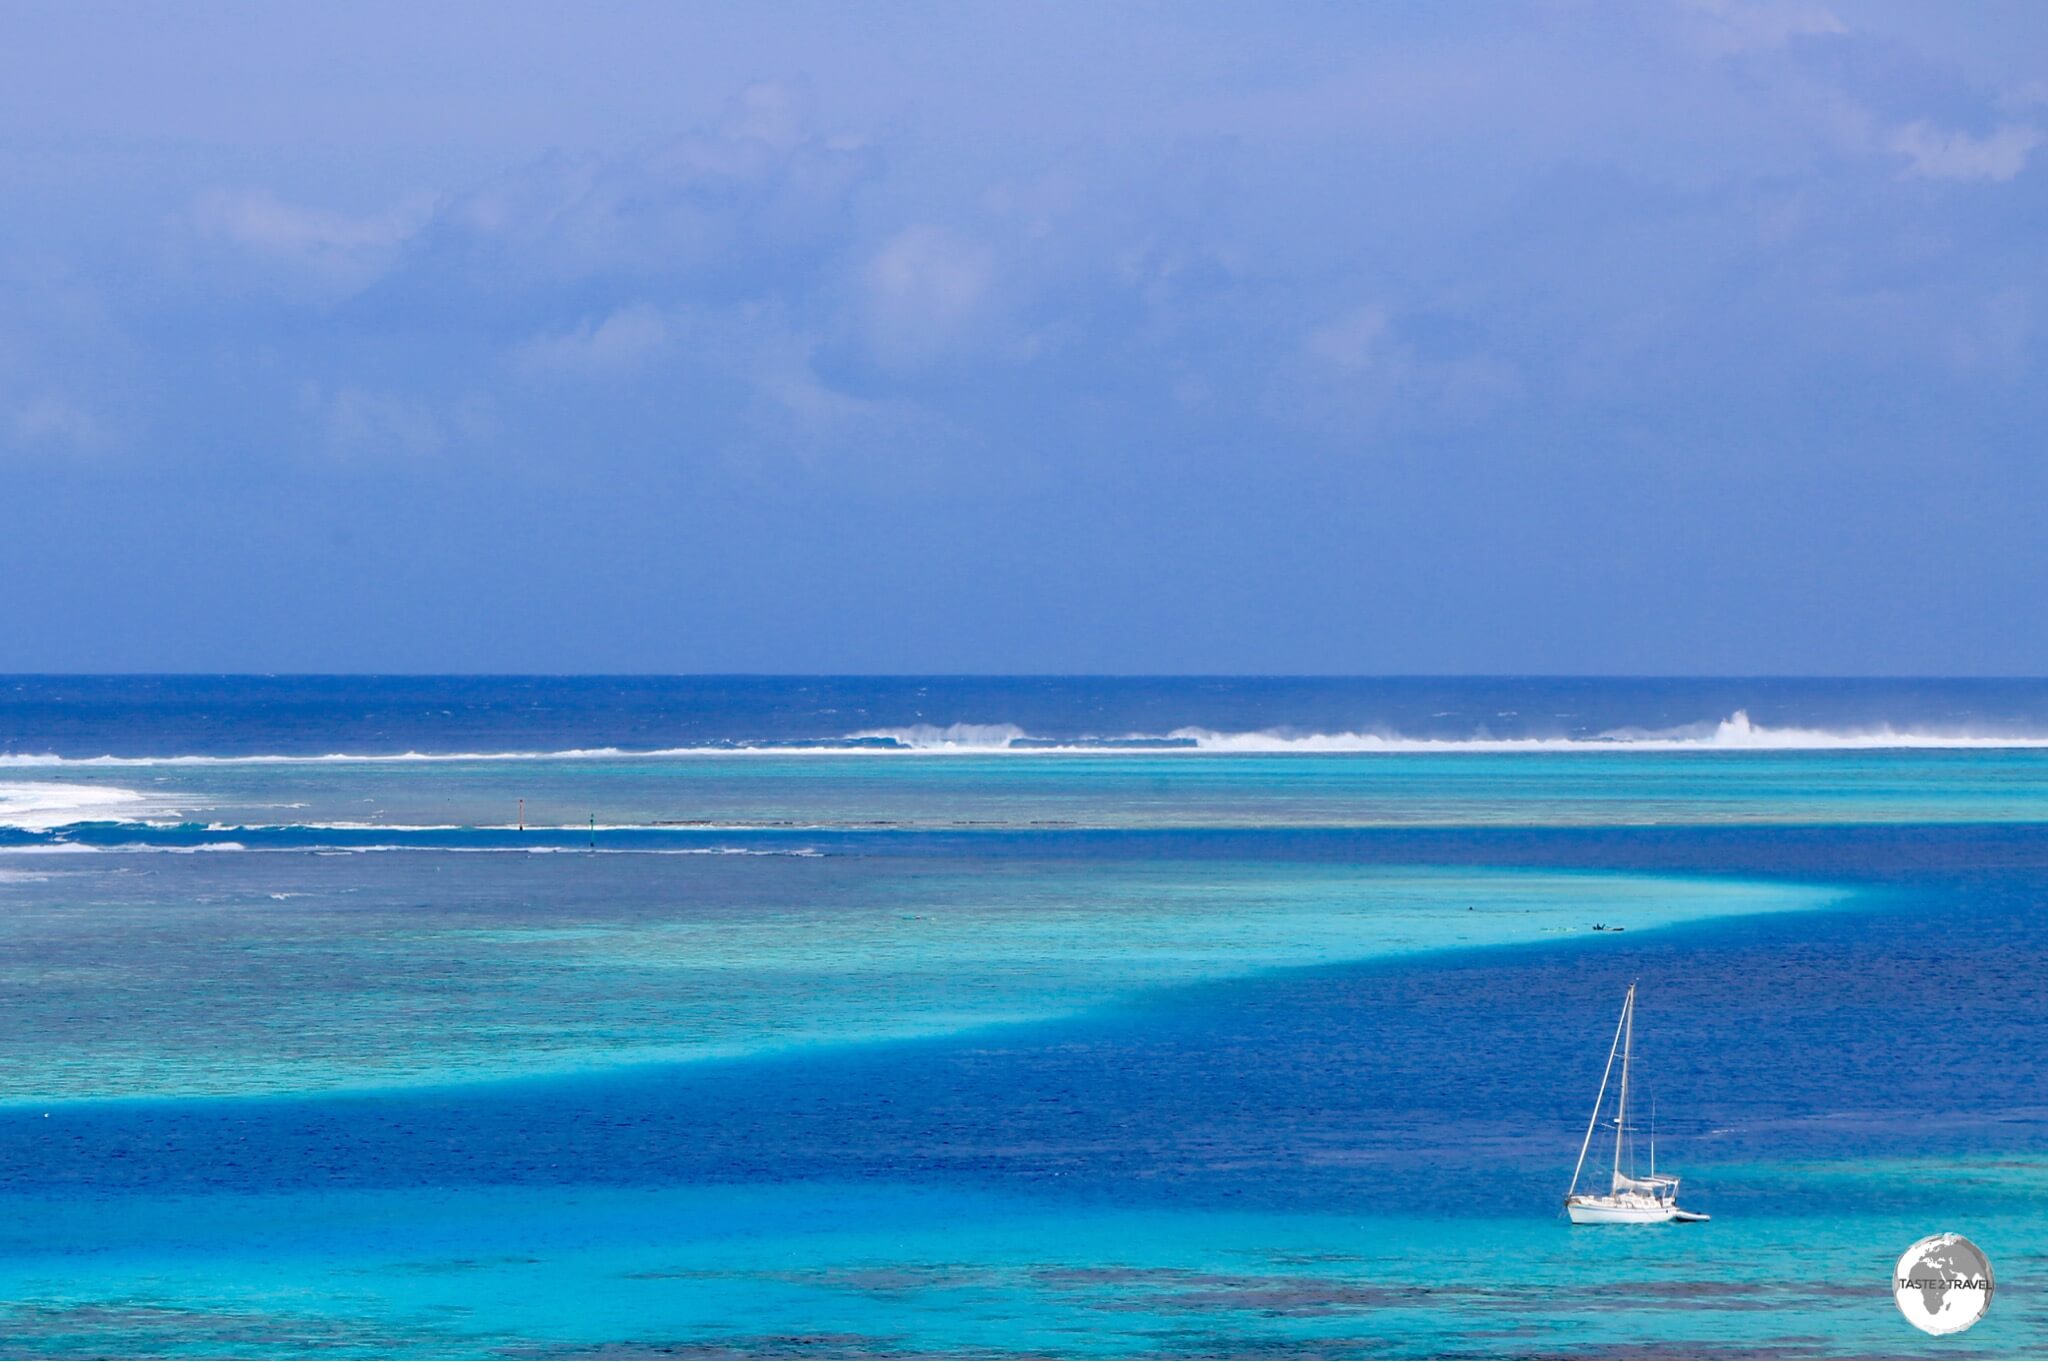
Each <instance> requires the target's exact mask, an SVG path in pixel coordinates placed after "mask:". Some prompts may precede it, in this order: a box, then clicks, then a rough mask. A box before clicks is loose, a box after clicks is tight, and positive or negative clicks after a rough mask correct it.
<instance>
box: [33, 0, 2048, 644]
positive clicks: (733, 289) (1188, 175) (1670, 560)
mask: <svg viewBox="0 0 2048 1362" xmlns="http://www.w3.org/2000/svg"><path fill="white" fill-rule="evenodd" d="M4 22H5V28H6V31H7V32H6V41H5V42H4V43H0V194H4V199H5V202H6V204H7V211H6V212H5V213H4V214H0V248H4V249H0V303H4V306H0V584H4V589H0V670H264V671H288V670H355V671H363V670H399V671H436V670H478V671H528V670H532V671H920V672H930V671H1075V672H1085V671H1205V672H1206V671H1215V672H1364V673H1376V672H1403V671H1407V672H1413V671H1423V672H1667V673H1668V672H1679V673H1685V672H1697V673H1754V672H1781V673H1783V672H1801V673H1837V672H1852V673H1855V672H1870V673H1921V674H1926V673H1954V674H1963V673H1981V672H1989V673H2044V672H2048V630H2044V629H2043V628H2042V627H2041V605H2042V601H2043V599H2044V598H2048V547H2044V542H2048V533H2044V515H2043V512H2044V508H2048V461H2044V457H2043V456H2044V452H2048V451H2044V441H2043V438H2042V437H2043V432H2044V429H2048V427H2044V421H2043V417H2044V415H2048V397H2044V392H2048V385H2044V383H2043V377H2044V373H2043V367H2044V366H2043V359H2044V337H2043V323H2044V316H2048V314H2044V307H2048V188H2044V186H2048V146H2044V145H2043V142H2044V139H2048V7H2044V6H2039V5H1993V4H1985V5H1971V6H1942V5H1926V4H1922V5H1889V4H1882V3H1858V4H1854V5H1839V6H1830V5H1822V4H1796V3H1795V4H1786V5H1774V6H1762V5H1754V6H1753V5H1746V4H1735V3H1728V4H1672V5H1654V4H1646V5H1627V6H1623V5H1611V4H1586V5H1580V4H1530V5H1523V6H1505V5H1502V6H1473V5H1455V6H1446V5H1402V4H1376V5H1341V6H1322V5H1312V4H1302V5H1294V6H1290V7H1264V6H1260V7H1254V6H1246V5H1219V6H1211V5H1201V4H1175V5H1160V6H1151V5H1123V6H1113V5H1080V4H1072V5H1023V4H1017V5H976V4H969V5H959V4H947V5H932V6H920V5H909V4H891V5H874V6H867V7H861V6H849V5H816V6H812V5H779V4H749V5H745V6H737V5H736V6H731V7H725V8H717V7H711V6H681V5H651V6H638V5H605V4H596V5H578V6H573V7H572V6H566V5H565V6H548V7H543V6H535V5H529V4H516V3H515V4H489V5H461V4H442V5H435V6H415V5H378V4H357V5H349V6H331V7H325V8H314V7H309V6H281V5H280V6H253V5H233V6H208V5H201V4H184V5H179V6H175V7H171V6H151V7H145V6H139V5H136V6H112V7H109V6H99V5H79V4H66V5H61V6H36V5H21V4H17V5H13V6H10V7H9V8H8V9H7V12H6V16H5V21H4Z"/></svg>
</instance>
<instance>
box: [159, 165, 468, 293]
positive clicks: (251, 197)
mask: <svg viewBox="0 0 2048 1362" xmlns="http://www.w3.org/2000/svg"><path fill="white" fill-rule="evenodd" d="M434 212H435V202H434V201H433V200H431V199H424V198H414V199H407V200H405V201H403V202H401V203H398V204H396V205H394V206H393V207H390V208H387V209H385V210H383V211H382V212H377V213H370V214H364V215H358V216H352V215H350V214H347V213H336V212H331V211H329V210H327V209H324V208H308V207H304V206H301V205H299V204H292V203H286V202H285V201H284V200H282V199H280V198H278V197H277V196H276V195H275V194H273V193H271V192H270V191H269V190H266V189H251V190H215V191H213V192H212V193H208V194H205V195H202V196H201V197H200V199H199V201H198V202H197V203H196V204H194V205H193V208H192V225H193V226H194V227H195V228H196V229H197V230H198V232H199V234H200V235H201V236H203V237H207V238H210V239H212V240H216V241H223V242H226V243H228V244H229V245H232V246H235V247H238V248H240V249H241V250H244V251H247V252H249V253H251V254H253V255H256V256H260V257H264V258H267V259H271V260H275V261H279V262H282V263H285V264H288V265H291V266H293V267H295V268H297V269H300V270H303V271H305V272H306V273H307V274H310V275H312V276H314V277H315V278H317V279H319V280H321V281H322V282H324V283H326V284H328V285H330V286H332V287H334V288H336V289H339V290H340V291H343V292H347V291H352V290H354V289H357V288H360V287H362V286H363V285H364V284H367V283H369V282H370V281H371V280H372V279H374V278H376V277H377V276H378V275H379V274H381V273H382V272H383V271H384V270H385V269H386V268H388V267H389V266H390V264H391V262H392V261H393V260H394V259H396V258H397V255H398V252H399V251H400V250H401V249H402V248H403V247H404V246H405V244H406V243H407V242H408V241H410V240H411V239H412V238H413V237H415V236H416V235H418V233H419V232H420V230H421V229H422V228H424V227H425V226H426V224H427V223H428V222H429V221H430V220H431V219H432V217H433V214H434Z"/></svg>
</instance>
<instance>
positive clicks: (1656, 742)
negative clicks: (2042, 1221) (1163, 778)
mask: <svg viewBox="0 0 2048 1362" xmlns="http://www.w3.org/2000/svg"><path fill="white" fill-rule="evenodd" d="M2030 748H2048V734H2041V733H2014V732H1985V731H1973V730H1969V729H1942V728H1899V727H1895V726H1892V725H1890V724H1877V725H1873V726H1870V727H1865V728H1795V727H1772V726H1769V725H1765V724H1759V723H1756V722H1754V721H1753V720H1751V718H1750V717H1749V714H1748V712H1747V711H1745V710H1737V711H1736V712H1735V713H1734V714H1732V715H1730V716H1728V717H1727V718H1725V719H1720V720H1707V721H1703V722H1701V723H1696V724H1684V725H1679V726H1676V727H1672V728H1662V729H1641V728H1616V729H1609V730H1607V731H1604V732H1601V733H1597V734H1594V735H1592V736H1588V737H1564V736H1558V737H1494V736H1491V735H1488V734H1485V733H1480V734H1476V735H1473V736H1469V737H1458V738H1419V737H1411V736H1408V735H1405V734H1401V733H1390V732H1378V731H1372V730H1356V731H1339V732H1333V733H1325V732H1302V731H1300V730H1295V729H1284V728H1282V729H1261V730H1255V731H1249V732H1219V731H1217V730H1214V729H1208V728H1197V727H1185V728H1176V729H1174V730H1172V731H1171V732H1168V733H1125V734H1119V735H1109V736H1101V737H1086V738H1071V739H1065V738H1062V739H1055V738H1041V737H1038V736H1036V735H1034V734H1032V733H1030V732H1029V731H1027V730H1026V729H1023V728H1021V727H1019V726H1018V725H1016V724H1010V723H987V724H981V723H972V724H970V723H960V724H948V725H945V726H943V727H941V726H939V725H936V724H913V725H910V726H908V727H903V728H874V729H865V730H862V731H860V732H857V733H849V734H846V735H844V736H842V737H840V738H838V739H835V740H830V741H825V742H801V743H780V744H775V743H759V744H721V745H716V746H696V747H657V748H641V749H629V748H621V747H578V748H567V749H564V750H562V751H554V752H542V751H532V752H399V753H350V752H329V753H324V754H321V755H319V756H289V755H283V754H264V755H251V756H174V757H118V756H99V757H61V756H55V755H30V754H21V753H0V769H4V768H7V767H21V768H37V767H156V766H256V765H320V764H327V763H336V764H362V765H373V764H374V765H406V764H412V765H429V764H441V763H450V762H454V763H461V762H520V761H535V762H537V761H571V762H574V761H591V760H602V759H607V758H611V759H620V760H651V759H659V758H664V757H804V756H881V757H889V756H905V755H916V754H927V755H1007V756H1045V755H1075V754H1083V755H1095V756H1100V755H1103V754H1106V753H1117V752H1124V753H1130V754H1136V753H1143V754H1153V753H1156V754H1159V755H1162V756H1171V755H1175V754H1180V753H1189V752H1193V753H1204V752H1207V753H1260V754H1271V755H1280V754H1285V753H1291V752H1299V753H1345V752H1357V753H1432V752H1445V753H1451V752H1692V751H1716V752H1725V751H1779V752H1826V751H1879V750H1887V749H1924V750H1930V751H1936V750H1947V749H1966V750H1977V749H1981V750H2000V749H2030ZM10 788H26V787H20V786H15V787H9V786H0V790H6V789H10ZM52 788H60V789H71V788H75V787H52ZM101 788H102V789H104V790H109V791H110V790H111V787H101ZM120 793H124V794H129V795H135V797H137V798H141V796H140V795H139V794H136V792H134V791H126V792H120ZM7 818H8V813H7V809H6V807H5V806H4V805H0V823H4V822H5V821H6V820H7ZM73 821H81V820H79V819H74V820H73ZM20 826H26V825H20ZM580 826H582V825H580V824H577V825H571V827H572V829H573V828H576V827H580Z"/></svg>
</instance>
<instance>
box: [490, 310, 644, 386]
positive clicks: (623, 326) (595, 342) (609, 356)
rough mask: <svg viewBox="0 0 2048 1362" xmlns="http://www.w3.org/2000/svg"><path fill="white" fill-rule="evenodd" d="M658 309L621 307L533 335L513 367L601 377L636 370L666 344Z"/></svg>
mask: <svg viewBox="0 0 2048 1362" xmlns="http://www.w3.org/2000/svg"><path fill="white" fill-rule="evenodd" d="M670 334H671V329H670V326H669V322H668V319H667V318H666V317H664V316H663V315H662V313H661V311H660V309H658V308H655V307H653V306H651V305H649V304H646V303H635V304H633V305H631V306H628V307H622V308H619V309H618V310H617V311H615V312H613V313H611V314H610V315H609V316H606V317H604V318H602V319H590V320H586V321H584V322H583V323H582V324H580V325H578V326H576V327H574V328H572V329H571V330H568V331H564V332H558V333H555V334H551V335H543V336H536V337H534V338H533V339H532V340H530V341H528V342H527V343H526V344H525V345H523V346H521V347H520V348H519V351H518V353H517V355H516V356H515V363H516V364H517V366H518V367H519V369H520V370H522V371H523V372H526V373H529V374H545V373H556V374H570V375H575V376H578V377H583V378H602V377H605V376H608V375H622V374H629V373H633V372H635V371H637V370H638V369H640V368H641V367H642V366H643V365H645V364H646V363H647V361H648V360H649V359H650V358H652V357H653V355H654V354H655V353H656V352H657V351H659V350H660V349H661V348H662V347H663V346H664V345H666V344H667V343H668V341H669V337H670Z"/></svg>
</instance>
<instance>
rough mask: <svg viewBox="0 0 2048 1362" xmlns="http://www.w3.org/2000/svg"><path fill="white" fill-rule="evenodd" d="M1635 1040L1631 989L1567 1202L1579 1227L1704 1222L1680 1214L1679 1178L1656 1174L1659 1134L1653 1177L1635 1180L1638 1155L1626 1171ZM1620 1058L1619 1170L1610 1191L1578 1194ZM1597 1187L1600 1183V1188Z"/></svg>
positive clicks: (1616, 1027) (1617, 1110)
mask: <svg viewBox="0 0 2048 1362" xmlns="http://www.w3.org/2000/svg"><path fill="white" fill-rule="evenodd" d="M1635 1037H1636V986H1635V985H1634V984H1633V983H1631V984H1630V985H1629V986H1628V996H1626V997H1625V998H1623V999H1622V1000H1621V1020H1620V1021H1618V1022H1616V1023H1615V1024H1614V1043H1613V1044H1612V1045H1610V1046H1609V1047H1608V1048H1607V1067H1606V1068H1605V1069H1603V1070H1602V1071H1601V1073H1600V1094H1599V1096H1597V1097H1595V1098H1594V1099H1593V1115H1592V1117H1591V1119H1589V1120H1588V1121H1587V1122H1586V1138H1585V1140H1584V1141H1583V1142H1582V1143H1581V1144H1580V1145H1579V1162H1578V1166H1577V1167H1575V1168H1573V1169H1572V1185H1571V1187H1570V1189H1569V1190H1567V1191H1566V1193H1565V1197H1564V1209H1565V1214H1567V1215H1569V1216H1570V1217H1571V1218H1572V1223H1573V1224H1574V1225H1669V1224H1678V1223H1684V1222H1689V1221H1697V1220H1705V1219H1707V1218H1708V1217H1706V1216H1704V1215H1702V1214H1700V1213H1699V1212H1698V1211H1686V1210H1680V1209H1679V1206H1678V1179H1677V1178H1674V1177H1668V1176H1665V1175H1663V1174H1660V1173H1658V1171H1657V1135H1656V1131H1655V1129H1654V1127H1653V1128H1652V1130H1651V1133H1650V1175H1649V1176H1648V1177H1642V1178H1639V1177H1636V1176H1635V1165H1634V1158H1633V1152H1632V1151H1631V1158H1630V1165H1629V1171H1628V1172H1626V1173H1624V1172H1623V1171H1622V1170H1621V1162H1622V1160H1621V1151H1622V1147H1623V1146H1624V1145H1627V1144H1628V1143H1629V1139H1628V1132H1629V1125H1628V1077H1629V1074H1628V1071H1629V1063H1630V1061H1631V1060H1632V1059H1633V1058H1634V1051H1635ZM1616 1055H1620V1056H1621V1087H1620V1089H1619V1090H1618V1092H1617V1094H1616V1097H1615V1102H1614V1118H1613V1124H1614V1169H1613V1178H1612V1181H1611V1182H1610V1183H1609V1185H1608V1189H1607V1190H1606V1191H1605V1192H1581V1191H1579V1177H1580V1175H1581V1174H1583V1173H1584V1172H1585V1171H1586V1155H1587V1153H1588V1152H1589V1151H1590V1150H1591V1149H1592V1148H1593V1132H1594V1131H1595V1130H1596V1129H1598V1128H1599V1126H1600V1110H1601V1108H1602V1107H1604V1106H1606V1105H1607V1080H1608V1079H1609V1078H1611V1077H1613V1075H1614V1058H1615V1056H1616ZM1595 1185H1596V1186H1597V1185H1598V1184H1597V1183H1596V1184H1595Z"/></svg>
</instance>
